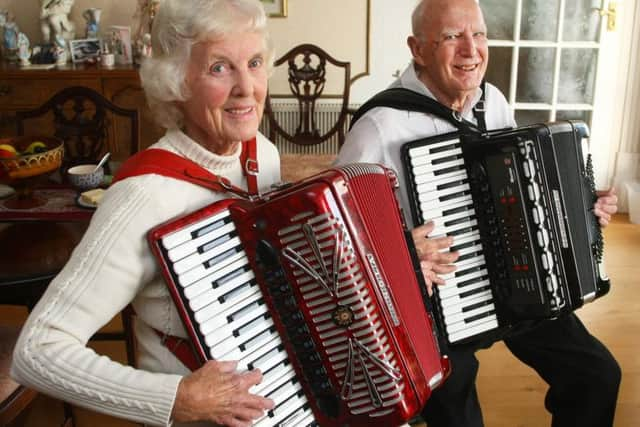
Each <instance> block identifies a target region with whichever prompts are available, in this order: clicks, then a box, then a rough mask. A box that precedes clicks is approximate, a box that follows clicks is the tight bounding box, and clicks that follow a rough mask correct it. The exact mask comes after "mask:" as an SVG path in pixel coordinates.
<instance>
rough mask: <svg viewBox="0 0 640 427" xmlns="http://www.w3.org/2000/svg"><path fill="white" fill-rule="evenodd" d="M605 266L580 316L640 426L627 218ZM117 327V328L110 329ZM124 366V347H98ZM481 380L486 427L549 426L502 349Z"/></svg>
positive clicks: (39, 418)
mask: <svg viewBox="0 0 640 427" xmlns="http://www.w3.org/2000/svg"><path fill="white" fill-rule="evenodd" d="M605 237H606V249H605V250H606V265H607V268H608V273H609V276H610V277H611V282H612V288H611V292H610V294H609V295H607V296H605V297H604V298H602V299H600V300H598V301H596V302H595V303H593V304H589V305H587V306H585V307H584V308H582V309H580V310H579V311H578V315H579V316H580V318H581V319H582V320H583V321H584V323H585V324H586V325H587V327H588V328H589V330H590V331H591V332H592V333H593V334H594V335H595V336H597V337H598V338H599V339H600V340H601V341H602V342H604V343H605V344H606V345H607V346H608V347H609V349H610V350H611V352H612V353H613V354H614V355H615V357H616V358H617V359H618V362H619V363H620V365H621V367H622V386H621V390H620V396H619V399H618V410H617V413H616V422H615V426H616V427H633V426H637V425H640V421H639V420H640V357H639V356H638V352H639V350H640V339H639V335H638V331H640V299H639V298H638V294H639V293H640V289H639V287H640V225H634V224H630V223H629V222H628V217H627V216H626V215H619V216H617V217H616V219H615V221H614V223H613V224H612V225H611V226H610V227H608V228H607V229H606V230H605ZM24 316H25V313H24V311H23V310H21V309H17V308H12V307H2V309H1V310H0V322H5V323H11V324H19V323H20V322H22V321H23V319H24ZM111 326H112V327H117V324H114V325H111ZM96 349H97V351H99V352H104V353H105V354H108V355H110V356H111V357H113V358H115V359H117V360H120V361H123V360H124V359H125V355H124V347H123V346H121V345H119V344H110V345H105V344H104V343H103V344H101V345H100V346H99V347H96ZM478 357H479V359H480V362H481V368H480V373H479V378H478V387H479V393H480V399H481V401H482V407H483V412H484V416H485V425H486V426H487V427H541V426H548V425H550V419H551V418H550V416H549V414H548V413H547V412H546V411H545V409H544V406H543V401H544V395H545V392H546V387H545V384H544V383H543V382H542V381H541V380H540V379H539V378H538V377H537V375H536V374H535V373H534V372H533V371H532V370H531V369H529V368H528V367H526V366H524V365H523V364H521V363H520V362H519V361H518V360H517V359H515V358H514V357H513V356H512V355H511V354H510V353H509V352H508V351H507V350H506V348H505V347H504V345H502V344H496V345H494V346H493V347H492V348H490V349H488V350H483V351H481V352H479V353H478ZM74 413H75V416H76V426H77V427H102V426H104V427H106V426H109V427H129V426H133V425H134V424H132V423H128V422H124V421H121V420H117V419H114V418H110V417H107V416H103V415H100V414H95V413H92V412H89V411H86V410H82V409H78V408H76V409H75V411H74ZM61 421H62V406H61V405H60V403H59V402H56V401H54V400H53V399H49V398H47V397H43V396H42V397H39V398H38V400H37V401H36V402H35V403H34V405H33V406H32V408H31V410H30V411H29V412H28V413H27V414H26V416H25V417H24V418H23V419H21V420H19V422H18V423H16V425H19V426H26V427H43V426H59V425H60V422H61Z"/></svg>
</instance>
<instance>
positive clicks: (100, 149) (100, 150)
mask: <svg viewBox="0 0 640 427" xmlns="http://www.w3.org/2000/svg"><path fill="white" fill-rule="evenodd" d="M51 114H52V115H53V129H54V130H53V132H54V135H55V136H56V137H58V138H60V139H61V140H63V141H64V144H65V157H64V160H63V164H62V171H63V172H64V171H66V170H67V169H68V168H69V167H71V166H73V165H77V164H82V163H94V162H96V161H98V160H99V159H100V157H101V156H102V155H103V154H104V153H105V152H107V151H110V150H112V149H114V147H109V146H108V145H107V142H108V139H109V135H110V133H113V134H114V135H115V134H117V135H120V134H121V132H117V133H116V132H115V130H114V129H115V123H114V121H115V118H116V117H120V118H122V119H123V120H125V121H126V122H128V127H129V132H128V134H129V135H128V139H129V141H126V142H121V141H113V142H114V143H115V144H116V145H117V147H121V146H123V145H124V144H125V143H126V145H124V146H126V147H127V149H126V152H125V153H121V156H120V157H123V158H122V160H124V158H126V157H129V156H130V155H132V154H134V153H135V152H137V151H138V148H139V139H140V134H139V128H138V120H139V119H138V111H137V110H129V109H126V108H121V107H118V106H117V105H115V104H114V103H112V102H111V101H110V100H108V99H107V98H105V97H104V96H102V94H100V93H98V92H96V91H95V90H93V89H91V88H88V87H84V86H72V87H68V88H65V89H62V90H61V91H59V92H57V93H56V94H54V95H53V96H52V97H51V98H50V99H49V100H48V101H46V102H45V103H44V104H42V105H41V106H40V107H38V108H35V109H33V110H26V111H18V112H17V113H16V127H17V129H16V130H17V134H18V135H25V130H27V133H28V134H38V133H42V127H41V125H40V124H38V123H36V124H35V125H34V126H30V127H29V128H27V127H26V126H25V125H26V124H28V122H29V120H32V119H38V118H42V117H43V116H47V115H51ZM107 171H108V170H107Z"/></svg>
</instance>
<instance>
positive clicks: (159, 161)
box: [113, 138, 258, 195]
mask: <svg viewBox="0 0 640 427" xmlns="http://www.w3.org/2000/svg"><path fill="white" fill-rule="evenodd" d="M257 151H258V149H257V142H256V139H255V138H253V139H250V140H249V141H243V142H242V151H241V153H240V163H241V164H242V170H243V172H244V175H245V177H246V178H247V188H248V190H249V191H248V193H249V194H257V193H258V159H257ZM145 174H157V175H162V176H167V177H170V178H175V179H180V180H183V181H188V182H191V183H192V184H196V185H200V186H202V187H206V188H209V189H210V190H213V191H218V192H224V191H231V192H233V193H236V194H239V195H245V194H246V193H247V192H246V191H244V190H242V189H240V188H238V187H236V186H234V185H232V184H231V182H230V181H229V180H228V179H227V178H225V177H223V176H218V175H216V174H213V173H211V172H209V171H208V170H206V169H205V168H203V167H202V166H200V165H199V164H197V163H195V162H193V161H191V160H189V159H186V158H184V157H182V156H179V155H178V154H175V153H172V152H170V151H167V150H162V149H158V148H149V149H147V150H143V151H140V152H139V153H136V154H135V155H133V156H132V157H130V158H129V159H127V161H125V162H124V163H123V164H122V166H121V167H120V169H119V170H118V172H117V173H116V176H115V177H114V179H113V182H114V183H115V182H117V181H121V180H123V179H126V178H130V177H133V176H139V175H145Z"/></svg>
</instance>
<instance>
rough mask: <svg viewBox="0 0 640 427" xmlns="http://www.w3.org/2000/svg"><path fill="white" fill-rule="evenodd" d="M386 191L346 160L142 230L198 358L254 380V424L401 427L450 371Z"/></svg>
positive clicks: (379, 177) (377, 171) (385, 177)
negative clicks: (258, 376) (259, 405)
mask: <svg viewBox="0 0 640 427" xmlns="http://www.w3.org/2000/svg"><path fill="white" fill-rule="evenodd" d="M396 188H397V180H396V176H395V174H394V173H393V172H392V171H391V170H389V169H386V168H384V167H382V166H379V165H374V164H354V165H349V166H344V167H341V168H335V169H331V170H328V171H326V172H324V173H321V174H319V175H316V176H314V177H311V178H309V179H306V180H304V181H302V182H300V183H297V184H295V185H292V186H290V187H287V188H284V189H279V190H276V191H273V192H270V193H267V194H264V195H262V196H260V197H256V198H255V199H253V200H245V199H228V200H224V201H220V202H216V203H213V204H211V205H209V206H206V207H205V208H203V209H200V210H198V211H196V212H194V213H192V214H190V215H188V216H186V217H183V218H180V219H177V220H174V221H171V222H169V223H166V224H163V225H161V226H159V227H157V228H155V229H154V230H152V231H151V232H150V234H149V242H150V244H151V247H152V250H153V252H154V254H155V255H156V257H157V258H158V260H159V262H160V265H161V270H162V273H163V275H164V277H165V280H166V282H167V284H168V286H169V289H170V292H171V294H172V296H173V299H174V301H175V304H176V305H177V307H178V310H179V311H180V313H181V315H182V318H183V320H184V323H185V326H186V329H187V331H188V333H189V335H190V338H191V341H192V343H193V344H194V347H195V350H196V352H197V354H198V356H199V357H200V359H201V361H202V362H204V361H205V360H209V359H216V360H238V361H239V367H240V369H254V368H258V369H260V370H261V371H262V373H263V381H262V383H261V384H259V385H257V386H255V387H254V389H253V390H252V391H253V392H255V393H257V394H259V395H262V396H267V397H270V398H272V399H274V400H275V402H276V407H275V408H274V409H273V410H271V411H269V413H268V414H266V415H265V416H264V417H263V418H262V419H260V420H258V421H257V422H256V424H255V425H257V426H272V425H278V426H285V425H295V426H307V425H308V426H315V425H321V426H343V425H349V426H370V425H374V424H375V425H384V426H393V425H400V424H402V423H404V422H406V421H407V420H409V419H410V418H412V417H413V416H414V415H415V414H416V413H418V412H419V411H420V409H421V408H422V407H423V406H424V404H425V402H426V401H427V399H428V398H429V395H430V394H431V392H432V390H433V389H435V388H436V387H437V386H438V385H439V384H441V383H442V381H444V379H445V378H446V376H447V374H448V373H449V363H448V359H447V358H446V357H445V356H443V355H442V354H441V353H440V350H439V344H438V339H439V337H438V333H437V331H436V329H435V324H434V322H433V320H432V318H431V314H430V313H431V311H430V306H429V299H428V297H427V295H426V287H425V286H424V283H423V281H422V275H421V273H420V268H419V264H418V262H417V258H416V256H415V254H414V251H413V246H412V242H411V239H410V236H409V235H408V234H407V232H406V229H405V226H404V222H403V220H402V216H401V212H400V209H399V207H398V203H397V200H396V198H395V190H396Z"/></svg>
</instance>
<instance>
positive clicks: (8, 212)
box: [0, 183, 95, 310]
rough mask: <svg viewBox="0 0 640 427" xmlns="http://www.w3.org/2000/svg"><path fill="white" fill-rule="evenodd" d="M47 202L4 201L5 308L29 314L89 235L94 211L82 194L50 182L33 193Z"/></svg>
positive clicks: (1, 272) (1, 300) (1, 299)
mask: <svg viewBox="0 0 640 427" xmlns="http://www.w3.org/2000/svg"><path fill="white" fill-rule="evenodd" d="M33 196H34V197H37V198H38V199H39V200H42V201H43V202H42V203H41V204H39V205H37V206H29V205H28V204H27V205H25V206H16V204H15V203H10V202H11V201H14V200H12V196H11V195H9V196H7V197H4V198H0V304H9V305H22V306H26V307H27V308H28V309H29V310H30V309H32V308H33V307H34V306H35V304H36V303H37V301H38V299H39V298H40V296H41V295H42V293H43V292H44V291H45V289H46V287H47V285H48V284H49V282H50V281H51V280H52V279H53V278H54V277H55V276H56V275H57V274H58V272H59V271H60V270H61V269H62V268H63V266H64V265H65V264H66V262H67V260H68V259H69V257H70V256H71V253H72V252H73V249H74V248H75V247H76V246H77V244H78V243H79V242H80V239H81V238H82V236H83V234H84V232H85V231H86V229H87V227H88V225H89V222H90V220H91V216H92V214H93V211H94V209H95V208H94V207H91V206H86V205H82V204H80V203H79V195H78V192H77V191H76V190H75V189H73V188H71V187H70V186H68V185H63V184H56V183H51V184H47V185H43V186H42V187H39V188H35V189H34V190H33Z"/></svg>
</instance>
